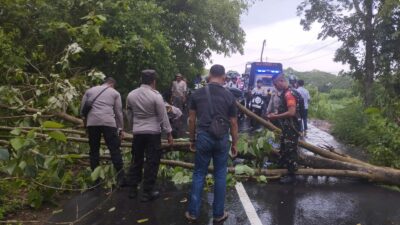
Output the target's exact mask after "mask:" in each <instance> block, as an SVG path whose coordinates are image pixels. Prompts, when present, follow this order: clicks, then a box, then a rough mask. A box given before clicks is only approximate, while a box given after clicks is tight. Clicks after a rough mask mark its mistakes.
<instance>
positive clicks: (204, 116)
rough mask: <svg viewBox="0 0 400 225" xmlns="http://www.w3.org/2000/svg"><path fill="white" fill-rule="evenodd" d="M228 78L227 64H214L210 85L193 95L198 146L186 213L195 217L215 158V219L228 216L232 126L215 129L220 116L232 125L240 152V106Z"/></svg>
mask: <svg viewBox="0 0 400 225" xmlns="http://www.w3.org/2000/svg"><path fill="white" fill-rule="evenodd" d="M224 81H225V68H224V67H223V66H221V65H213V66H212V67H211V69H210V81H209V84H208V85H207V86H208V87H207V86H206V87H203V88H200V89H198V90H197V91H196V92H195V93H194V94H193V95H192V96H191V99H190V110H189V137H190V142H191V143H190V148H191V149H192V150H194V149H196V155H195V168H194V171H193V183H192V192H191V195H190V201H189V207H188V211H187V212H186V213H185V216H186V218H187V219H188V220H191V221H192V220H196V219H197V218H198V217H199V213H200V205H201V193H202V191H203V185H204V179H205V176H206V175H207V172H208V170H207V169H208V165H209V163H210V160H211V158H212V160H213V166H214V174H213V175H214V176H213V177H214V202H213V218H214V221H216V222H221V221H223V220H225V219H226V218H227V216H228V214H227V213H226V212H225V211H224V204H225V189H226V173H227V161H228V155H229V129H227V130H226V132H222V133H220V134H221V135H216V133H215V132H214V130H213V129H212V127H214V126H212V123H214V122H215V118H218V120H219V121H220V123H222V126H224V125H226V127H227V128H229V127H230V134H231V136H232V145H231V149H230V150H231V153H232V155H233V156H236V154H237V149H236V148H237V140H238V125H237V116H236V114H237V108H236V104H235V97H234V96H233V94H232V93H231V92H229V91H228V90H226V89H225V88H224V87H223V86H222V85H223V84H224ZM207 89H208V90H207ZM207 92H208V93H207ZM208 96H210V98H208ZM196 119H197V121H196ZM196 122H197V124H196ZM224 123H225V124H224ZM195 137H196V138H195Z"/></svg>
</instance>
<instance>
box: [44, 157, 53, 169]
mask: <svg viewBox="0 0 400 225" xmlns="http://www.w3.org/2000/svg"><path fill="white" fill-rule="evenodd" d="M54 159H55V156H50V157H48V158H46V160H45V161H44V165H43V167H44V168H45V169H48V168H49V167H50V163H51V162H53V160H54Z"/></svg>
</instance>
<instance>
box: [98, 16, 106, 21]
mask: <svg viewBox="0 0 400 225" xmlns="http://www.w3.org/2000/svg"><path fill="white" fill-rule="evenodd" d="M97 18H99V19H100V20H101V21H106V20H107V18H106V17H105V16H103V15H97Z"/></svg>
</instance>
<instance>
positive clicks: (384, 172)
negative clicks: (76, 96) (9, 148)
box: [0, 103, 400, 185]
mask: <svg viewBox="0 0 400 225" xmlns="http://www.w3.org/2000/svg"><path fill="white" fill-rule="evenodd" d="M237 106H238V108H239V110H241V111H242V112H244V113H245V114H246V115H247V116H249V117H251V118H252V119H255V120H256V121H257V122H259V123H260V124H262V125H263V126H265V127H266V128H267V129H269V130H271V131H274V132H275V133H277V134H280V133H281V131H280V129H279V128H277V127H275V126H274V125H273V124H272V123H270V122H268V121H266V120H264V119H263V118H261V117H258V116H257V115H255V114H254V113H252V112H251V111H249V110H247V109H246V108H245V107H244V106H242V105H240V104H239V103H237ZM0 107H3V108H7V109H13V108H12V107H9V106H5V105H2V104H0ZM23 111H25V112H27V113H37V112H40V110H37V109H34V108H25V109H23ZM48 115H52V116H56V117H59V118H60V119H62V120H65V121H69V122H71V123H73V124H76V125H78V126H80V125H81V122H82V120H80V119H79V118H76V117H73V116H70V115H68V114H65V113H49V114H48ZM16 128H18V129H20V130H21V132H23V133H28V132H29V131H30V130H35V131H36V137H37V138H41V139H49V138H50V137H49V136H48V134H47V132H51V131H60V132H63V133H67V134H72V135H74V136H67V137H66V140H67V141H69V142H78V143H88V139H87V138H86V133H85V132H84V131H83V130H76V129H58V128H57V129H55V128H41V127H6V126H0V130H8V131H11V130H14V129H16ZM131 139H132V136H129V137H127V138H126V139H124V140H123V141H122V143H121V146H122V147H125V148H131V146H132V143H131ZM0 144H2V145H7V144H8V142H7V141H6V140H1V142H0ZM101 144H103V145H104V144H105V143H104V142H102V143H101ZM299 145H300V146H301V147H303V148H304V149H306V150H308V151H310V152H312V153H314V154H317V155H318V156H312V155H309V154H300V155H299V163H300V164H301V165H303V166H305V167H311V168H304V169H303V168H302V169H300V170H299V171H298V172H297V174H299V175H320V176H339V177H343V176H346V177H354V178H362V179H366V180H369V181H371V182H378V183H385V184H394V185H400V170H396V169H393V168H387V167H379V166H375V165H372V164H369V163H367V162H363V161H361V160H358V159H354V158H352V157H350V156H348V155H346V154H343V153H338V152H336V151H337V150H332V149H331V150H326V149H323V148H320V147H317V146H314V145H312V144H309V143H307V142H304V141H300V142H299ZM162 149H163V151H164V152H169V151H183V152H190V151H189V150H188V149H189V143H188V142H185V141H182V142H175V144H174V145H173V146H169V145H168V144H167V143H165V142H163V143H162ZM274 153H276V154H279V153H278V151H274ZM82 156H83V155H82ZM83 158H85V157H83ZM105 158H107V156H105ZM163 163H165V164H168V165H171V166H182V167H184V168H189V169H190V168H193V167H192V166H193V165H192V164H190V163H185V162H180V161H168V160H163ZM230 171H231V172H234V171H232V168H230ZM255 171H258V172H257V174H262V175H265V176H269V177H277V176H281V175H285V174H286V173H287V171H286V170H279V169H277V170H261V169H256V170H255Z"/></svg>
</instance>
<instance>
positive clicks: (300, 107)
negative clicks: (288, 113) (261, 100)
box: [282, 88, 306, 119]
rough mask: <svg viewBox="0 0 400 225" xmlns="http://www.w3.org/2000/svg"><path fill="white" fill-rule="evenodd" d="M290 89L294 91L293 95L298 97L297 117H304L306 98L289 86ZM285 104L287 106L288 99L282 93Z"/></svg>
mask: <svg viewBox="0 0 400 225" xmlns="http://www.w3.org/2000/svg"><path fill="white" fill-rule="evenodd" d="M288 91H290V92H291V93H292V95H293V96H294V97H295V98H296V117H297V118H298V119H300V118H304V117H305V115H306V108H305V106H304V98H303V97H302V96H301V94H300V93H299V92H298V91H297V90H296V89H292V88H289V89H288ZM282 97H283V101H282V103H284V106H285V107H286V100H285V98H284V94H283V95H282Z"/></svg>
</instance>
